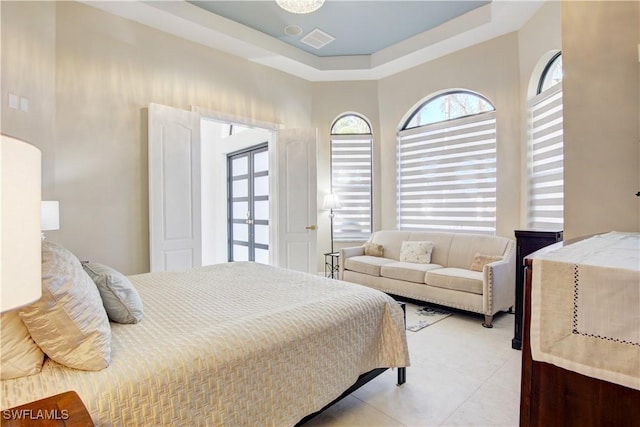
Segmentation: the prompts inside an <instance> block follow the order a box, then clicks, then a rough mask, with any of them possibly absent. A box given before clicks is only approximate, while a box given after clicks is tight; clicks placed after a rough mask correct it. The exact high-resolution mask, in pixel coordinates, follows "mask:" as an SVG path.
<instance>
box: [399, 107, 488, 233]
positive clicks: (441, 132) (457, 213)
mask: <svg viewBox="0 0 640 427" xmlns="http://www.w3.org/2000/svg"><path fill="white" fill-rule="evenodd" d="M397 161H398V189H397V195H398V197H397V198H398V207H397V213H398V227H399V228H400V229H401V230H435V231H459V232H470V233H483V234H495V230H496V119H495V111H491V112H485V113H480V114H475V115H473V116H468V117H463V118H459V119H454V120H448V121H444V122H439V123H434V124H431V125H427V126H421V127H416V128H412V129H407V130H403V131H401V132H400V133H399V141H398V158H397Z"/></svg>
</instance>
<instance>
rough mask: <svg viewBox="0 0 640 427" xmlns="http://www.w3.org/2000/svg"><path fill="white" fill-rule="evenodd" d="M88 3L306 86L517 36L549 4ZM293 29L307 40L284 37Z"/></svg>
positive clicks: (346, 0) (361, 0) (516, 0)
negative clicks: (286, 6) (311, 38)
mask: <svg viewBox="0 0 640 427" xmlns="http://www.w3.org/2000/svg"><path fill="white" fill-rule="evenodd" d="M83 3H86V4H88V5H91V6H94V7H97V8H99V9H102V10H105V11H107V12H110V13H113V14H115V15H119V16H122V17H124V18H127V19H131V20H134V21H137V22H140V23H142V24H145V25H148V26H150V27H153V28H156V29H159V30H162V31H165V32H168V33H171V34H174V35H176V36H179V37H183V38H185V39H188V40H192V41H195V42H198V43H201V44H204V45H206V46H209V47H212V48H215V49H218V50H221V51H225V52H229V53H232V54H234V55H237V56H240V57H244V58H246V59H248V60H250V61H253V62H256V63H259V64H263V65H266V66H269V67H272V68H275V69H278V70H281V71H284V72H287V73H289V74H292V75H295V76H298V77H301V78H304V79H306V80H310V81H333V80H372V79H373V80H375V79H380V78H383V77H386V76H389V75H392V74H395V73H397V72H400V71H402V70H405V69H407V68H410V67H413V66H416V65H418V64H421V63H424V62H427V61H430V60H433V59H435V58H438V57H440V56H443V55H446V54H448V53H451V52H454V51H456V50H460V49H463V48H465V47H468V46H472V45H474V44H477V43H481V42H483V41H486V40H489V39H492V38H495V37H498V36H501V35H503V34H507V33H510V32H512V31H516V30H518V29H520V27H521V26H522V25H523V24H524V23H525V22H527V20H528V19H529V18H530V17H531V16H532V15H533V14H534V13H535V12H536V11H537V10H538V9H539V8H540V7H541V6H542V4H543V3H544V0H535V1H520V0H493V1H491V2H489V3H488V2H486V1H460V0H449V1H434V0H412V1H394V0H375V1H368V0H328V1H327V2H326V3H325V4H324V5H323V6H322V7H321V8H320V9H319V10H318V11H316V12H313V13H311V14H309V15H295V14H291V13H288V12H285V11H283V10H281V9H280V8H279V7H278V6H277V5H276V3H275V1H273V0H261V1H247V0H235V1H221V0H215V1H206V2H203V1H197V2H187V1H182V0H172V1H146V2H143V1H91V0H87V1H83ZM196 4H197V5H196ZM205 7H206V9H205ZM212 11H214V12H216V13H214V12H212ZM392 11H393V12H392ZM416 16H418V17H419V18H420V19H416ZM350 23H353V24H350ZM287 25H297V26H299V27H300V29H301V30H302V32H301V34H300V36H298V37H291V36H287V35H286V34H284V32H283V31H284V28H285V27H286V26H287ZM315 28H319V29H320V30H323V31H325V32H326V33H328V34H330V35H331V36H333V37H335V40H334V41H333V42H331V43H329V44H328V45H327V46H326V47H323V48H321V49H319V50H316V49H314V48H311V47H308V46H305V45H304V44H302V43H300V40H299V39H300V38H301V37H303V36H304V35H305V34H307V33H308V32H310V31H312V30H313V29H315Z"/></svg>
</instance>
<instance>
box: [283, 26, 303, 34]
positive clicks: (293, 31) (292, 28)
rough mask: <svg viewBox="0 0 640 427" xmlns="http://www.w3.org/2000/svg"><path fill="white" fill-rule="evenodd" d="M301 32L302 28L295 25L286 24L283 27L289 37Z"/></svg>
mask: <svg viewBox="0 0 640 427" xmlns="http://www.w3.org/2000/svg"><path fill="white" fill-rule="evenodd" d="M301 32H302V28H300V27H298V26H297V25H287V26H286V27H284V33H285V34H286V35H288V36H291V37H295V36H299V35H300V33H301Z"/></svg>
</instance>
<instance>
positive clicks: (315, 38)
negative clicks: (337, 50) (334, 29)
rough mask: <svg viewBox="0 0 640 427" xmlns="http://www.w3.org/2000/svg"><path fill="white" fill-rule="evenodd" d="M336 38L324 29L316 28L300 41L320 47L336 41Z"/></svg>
mask: <svg viewBox="0 0 640 427" xmlns="http://www.w3.org/2000/svg"><path fill="white" fill-rule="evenodd" d="M335 39H336V38H335V37H333V36H330V35H329V34H327V33H325V32H324V31H322V30H319V29H318V28H316V29H315V30H313V31H311V32H310V33H309V34H307V35H306V36H304V37H303V38H301V39H300V41H301V42H302V43H304V44H306V45H309V46H311V47H313V48H316V49H320V48H321V47H324V46H326V45H328V44H329V43H331V42H332V41H334V40H335Z"/></svg>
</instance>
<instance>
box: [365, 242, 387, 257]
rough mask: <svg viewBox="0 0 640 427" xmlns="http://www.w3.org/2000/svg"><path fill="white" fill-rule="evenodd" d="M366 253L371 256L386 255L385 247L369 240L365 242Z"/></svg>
mask: <svg viewBox="0 0 640 427" xmlns="http://www.w3.org/2000/svg"><path fill="white" fill-rule="evenodd" d="M364 254H365V255H369V256H382V255H384V247H383V246H382V245H379V244H377V243H370V242H367V243H365V244H364Z"/></svg>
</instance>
